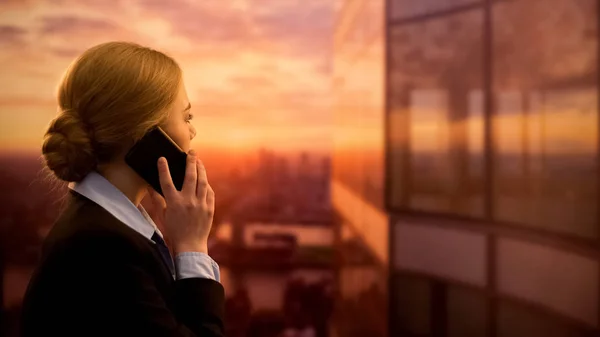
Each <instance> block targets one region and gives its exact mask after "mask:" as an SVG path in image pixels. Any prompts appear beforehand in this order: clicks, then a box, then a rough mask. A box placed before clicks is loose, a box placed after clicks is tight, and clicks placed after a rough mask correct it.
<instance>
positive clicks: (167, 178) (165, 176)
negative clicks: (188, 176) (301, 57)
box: [158, 157, 177, 199]
mask: <svg viewBox="0 0 600 337" xmlns="http://www.w3.org/2000/svg"><path fill="white" fill-rule="evenodd" d="M158 179H159V181H160V188H161V189H162V192H163V195H164V196H165V198H166V199H169V198H171V197H172V196H174V195H175V193H176V192H177V190H176V189H175V185H173V179H171V172H170V171H169V165H168V164H167V159H166V158H165V157H160V159H158Z"/></svg>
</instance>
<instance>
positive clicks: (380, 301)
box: [336, 223, 388, 337]
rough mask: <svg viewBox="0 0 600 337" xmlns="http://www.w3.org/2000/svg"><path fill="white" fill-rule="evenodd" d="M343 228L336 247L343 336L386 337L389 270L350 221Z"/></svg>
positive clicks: (337, 312)
mask: <svg viewBox="0 0 600 337" xmlns="http://www.w3.org/2000/svg"><path fill="white" fill-rule="evenodd" d="M341 226H342V228H340V234H341V235H340V241H339V243H338V247H337V251H338V253H339V254H340V255H339V259H338V261H339V262H340V265H339V284H338V289H339V296H340V297H339V301H338V305H337V306H336V317H337V324H336V328H337V329H338V330H339V332H340V336H371V337H379V336H381V337H383V336H385V335H386V332H387V315H385V312H386V310H387V296H388V293H387V282H386V280H387V274H386V272H385V270H384V268H383V267H382V266H381V265H380V264H378V262H377V261H376V259H375V257H374V256H373V254H372V253H371V252H370V251H369V249H368V248H366V246H365V245H364V243H363V242H362V240H361V238H360V237H359V236H358V235H357V234H356V232H355V231H354V229H352V228H351V227H350V226H349V224H347V223H343V224H341Z"/></svg>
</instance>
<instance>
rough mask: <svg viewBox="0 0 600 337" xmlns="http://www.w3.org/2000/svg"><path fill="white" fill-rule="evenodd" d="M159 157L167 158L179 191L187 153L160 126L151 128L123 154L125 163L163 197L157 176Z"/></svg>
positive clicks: (181, 185)
mask: <svg viewBox="0 0 600 337" xmlns="http://www.w3.org/2000/svg"><path fill="white" fill-rule="evenodd" d="M160 157H165V158H166V159H167V162H168V163H169V171H170V172H171V179H173V184H174V185H175V188H176V189H177V190H179V191H181V188H182V187H183V179H184V178H185V167H186V159H187V154H186V153H185V152H184V151H183V150H182V149H181V148H180V147H179V145H177V143H175V142H174V141H173V139H171V137H169V135H167V133H166V132H164V131H163V130H162V129H161V128H160V127H155V128H153V129H152V130H150V131H149V132H148V133H146V134H145V135H144V137H142V139H140V140H139V141H138V142H137V143H135V144H134V145H133V147H132V148H131V149H130V150H129V151H128V152H127V154H126V155H125V163H127V165H129V166H130V167H131V168H132V169H133V170H134V171H135V172H136V173H137V174H139V175H140V177H142V178H143V179H144V180H145V181H146V182H147V183H148V184H150V186H152V188H154V189H155V190H156V191H157V192H158V193H160V194H161V195H162V196H163V197H164V194H163V192H162V189H161V188H160V180H159V178H158V159H159V158H160Z"/></svg>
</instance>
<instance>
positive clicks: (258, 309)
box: [0, 149, 333, 337]
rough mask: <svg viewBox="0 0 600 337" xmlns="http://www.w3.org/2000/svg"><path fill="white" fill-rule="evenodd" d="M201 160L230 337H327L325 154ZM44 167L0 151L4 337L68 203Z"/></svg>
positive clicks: (329, 246)
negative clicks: (289, 332) (309, 331)
mask: <svg viewBox="0 0 600 337" xmlns="http://www.w3.org/2000/svg"><path fill="white" fill-rule="evenodd" d="M204 161H205V162H206V166H207V167H208V171H209V175H210V177H211V178H210V183H211V186H212V187H213V188H214V190H215V193H216V195H217V196H218V197H217V214H216V219H215V223H214V225H213V235H212V240H213V241H212V242H211V255H212V256H213V258H214V259H215V260H216V261H217V262H218V263H219V264H220V266H221V272H222V283H223V284H224V286H225V289H226V297H227V315H228V322H230V324H228V327H227V328H228V334H227V336H233V337H235V336H271V335H272V334H269V332H268V330H269V329H271V330H273V329H275V332H276V333H280V332H281V331H283V330H285V329H289V328H294V327H296V328H305V327H307V326H311V327H312V328H313V329H316V330H318V334H317V336H326V332H325V331H326V329H325V327H326V326H327V323H328V317H329V315H330V312H331V310H332V309H331V306H332V305H333V303H332V301H333V298H332V296H333V295H332V293H331V291H332V289H331V287H332V282H333V272H332V268H333V266H332V263H333V228H332V218H331V217H332V213H331V206H330V203H329V174H330V173H329V172H330V160H329V158H328V157H326V156H322V155H314V154H310V153H306V152H301V153H299V154H297V155H295V156H294V155H279V154H277V153H275V152H272V151H269V150H267V149H261V150H259V151H257V153H256V154H254V155H249V156H248V157H247V158H245V159H240V161H239V162H238V163H236V164H235V165H232V163H231V162H228V163H227V164H228V166H227V167H223V166H221V165H219V163H218V161H217V159H215V158H210V157H209V158H207V159H205V160H204ZM42 168H43V166H42V161H41V160H40V158H39V155H34V154H31V155H27V154H3V155H2V156H0V189H2V191H3V193H2V195H1V196H0V198H2V200H0V202H1V203H2V205H3V207H2V208H1V209H0V212H1V213H0V240H1V242H0V249H1V250H0V254H1V255H0V256H1V259H0V266H1V267H2V268H1V270H2V278H0V280H1V281H2V285H1V289H2V292H1V294H2V296H3V298H2V301H0V303H3V304H4V305H3V312H2V315H1V317H2V323H3V324H2V335H3V336H15V335H16V333H17V330H16V328H17V327H16V323H17V317H18V315H19V310H20V301H21V298H22V296H23V294H24V291H25V287H26V285H27V280H28V279H29V277H30V275H31V273H32V270H33V267H34V266H35V264H36V262H37V258H38V254H39V252H40V247H41V242H42V240H43V238H44V236H45V235H46V234H47V232H48V230H49V228H50V226H51V225H52V224H53V221H54V220H55V219H56V217H57V215H58V213H59V211H60V209H61V207H63V205H64V202H65V201H66V196H65V193H66V189H65V186H64V185H61V184H59V183H57V182H56V181H54V180H53V179H51V178H50V177H49V176H48V175H47V173H46V172H45V171H44V170H42ZM213 172H214V173H215V174H212V173H213ZM149 211H150V212H151V209H149ZM159 225H160V224H159ZM167 239H168V238H167ZM315 307H318V308H323V310H326V311H327V312H328V313H327V314H325V313H324V312H320V313H318V314H316V313H314V312H313V310H312V309H311V308H315ZM327 307H329V308H330V309H326V308H327Z"/></svg>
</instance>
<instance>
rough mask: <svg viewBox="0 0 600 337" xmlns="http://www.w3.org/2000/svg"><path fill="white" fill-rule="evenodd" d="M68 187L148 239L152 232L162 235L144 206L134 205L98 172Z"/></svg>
mask: <svg viewBox="0 0 600 337" xmlns="http://www.w3.org/2000/svg"><path fill="white" fill-rule="evenodd" d="M69 188H70V189H72V190H73V191H75V192H77V193H79V194H81V195H83V196H84V197H86V198H88V199H90V200H91V201H93V202H95V203H96V204H98V205H99V206H100V207H102V208H104V209H105V210H106V211H107V212H109V213H110V214H112V215H113V216H114V217H115V218H117V219H118V220H120V221H121V222H122V223H124V224H125V225H127V226H128V227H130V228H131V229H133V230H134V231H136V232H138V233H140V234H141V235H143V236H144V237H145V238H147V239H148V240H151V238H152V235H153V234H154V232H158V234H159V235H160V236H162V233H161V232H160V230H158V228H157V227H156V224H154V221H152V219H151V218H150V216H149V215H148V213H147V212H146V210H145V209H144V207H142V205H140V206H139V207H136V206H135V205H134V204H133V203H132V202H131V200H129V198H127V197H126V196H125V194H123V192H121V191H120V190H119V189H118V188H116V187H115V186H114V185H113V184H111V183H110V182H109V181H108V180H107V179H106V178H104V177H103V176H102V175H100V174H99V173H97V172H91V173H90V174H88V175H87V176H86V177H85V178H84V179H83V180H82V181H80V182H78V183H71V184H69Z"/></svg>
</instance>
